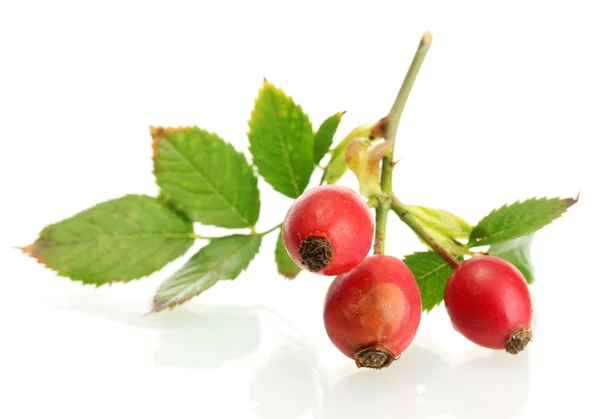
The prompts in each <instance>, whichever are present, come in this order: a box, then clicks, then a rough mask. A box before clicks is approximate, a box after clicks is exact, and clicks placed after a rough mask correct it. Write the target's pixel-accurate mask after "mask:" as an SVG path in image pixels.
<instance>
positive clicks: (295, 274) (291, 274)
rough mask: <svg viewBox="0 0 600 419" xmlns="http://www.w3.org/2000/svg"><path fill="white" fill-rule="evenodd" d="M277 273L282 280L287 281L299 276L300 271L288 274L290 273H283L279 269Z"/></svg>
mask: <svg viewBox="0 0 600 419" xmlns="http://www.w3.org/2000/svg"><path fill="white" fill-rule="evenodd" d="M278 272H279V275H281V276H283V277H284V278H287V279H289V280H292V279H295V278H296V277H297V276H298V275H299V274H300V271H296V272H290V271H283V270H281V269H278Z"/></svg>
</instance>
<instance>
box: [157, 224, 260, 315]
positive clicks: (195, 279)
mask: <svg viewBox="0 0 600 419" xmlns="http://www.w3.org/2000/svg"><path fill="white" fill-rule="evenodd" d="M260 242H261V236H260V235H248V236H246V235H241V234H236V235H233V236H226V237H220V238H218V239H213V240H211V241H210V243H209V244H207V245H206V246H204V247H203V248H202V249H200V250H199V251H198V253H196V254H195V255H194V256H192V257H191V259H190V260H189V261H187V262H186V264H185V265H184V266H183V267H182V268H181V269H179V270H178V271H177V272H175V273H174V274H173V275H171V276H170V277H169V278H168V279H166V280H165V281H164V282H163V283H162V284H161V285H160V287H159V288H158V291H157V292H156V295H155V296H154V305H153V308H152V311H155V312H158V311H161V310H164V309H165V308H169V307H170V308H172V307H174V306H176V305H178V304H182V303H184V302H186V301H187V300H189V299H190V298H192V297H195V296H197V295H198V294H200V293H201V292H203V291H205V290H207V289H209V288H210V287H212V286H213V285H215V284H216V283H217V282H218V281H222V280H227V279H235V278H237V277H238V275H239V274H240V273H241V272H242V271H243V270H245V269H246V268H247V267H248V265H249V264H250V262H251V261H252V259H253V258H254V256H255V255H256V254H257V253H258V250H259V248H260Z"/></svg>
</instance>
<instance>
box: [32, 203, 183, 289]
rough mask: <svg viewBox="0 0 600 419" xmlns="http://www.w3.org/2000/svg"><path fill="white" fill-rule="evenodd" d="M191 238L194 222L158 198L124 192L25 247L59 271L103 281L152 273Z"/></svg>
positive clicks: (89, 280) (86, 280)
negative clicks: (120, 195)
mask: <svg viewBox="0 0 600 419" xmlns="http://www.w3.org/2000/svg"><path fill="white" fill-rule="evenodd" d="M193 242H194V231H193V225H192V222H191V221H187V220H185V219H183V218H181V217H179V216H178V215H177V214H175V213H174V212H172V211H171V210H170V209H169V208H168V207H167V206H166V205H164V204H162V203H161V202H159V201H158V200H157V199H155V198H152V197H150V196H145V195H126V196H124V197H122V198H118V199H113V200H110V201H106V202H103V203H101V204H98V205H96V206H94V207H92V208H89V209H87V210H85V211H82V212H80V213H78V214H76V215H75V216H73V217H71V218H69V219H66V220H63V221H60V222H58V223H55V224H52V225H49V226H48V227H46V228H44V230H43V231H42V232H41V233H40V236H39V238H38V239H37V240H36V241H35V242H34V243H33V244H31V245H29V246H26V247H25V248H23V251H24V252H25V253H27V254H29V255H30V256H32V257H34V258H36V259H37V260H38V261H39V262H41V263H42V264H44V265H46V266H47V267H48V268H50V269H52V270H54V271H56V272H57V273H58V274H59V275H61V276H66V277H69V278H71V279H73V280H76V281H81V282H83V283H86V284H96V285H102V284H106V283H108V282H113V281H129V280H132V279H137V278H141V277H144V276H146V275H149V274H151V273H153V272H155V271H157V270H159V269H161V268H162V267H163V266H165V265H166V264H167V263H168V262H170V261H172V260H174V259H176V258H177V257H179V256H181V255H183V254H184V253H185V252H186V250H188V249H189V248H190V247H191V245H192V244H193Z"/></svg>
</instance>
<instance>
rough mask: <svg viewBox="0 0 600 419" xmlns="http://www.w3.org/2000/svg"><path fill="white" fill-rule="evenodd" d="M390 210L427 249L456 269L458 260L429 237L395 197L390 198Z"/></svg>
mask: <svg viewBox="0 0 600 419" xmlns="http://www.w3.org/2000/svg"><path fill="white" fill-rule="evenodd" d="M391 209H392V211H394V212H395V213H396V214H397V215H398V217H400V219H401V220H402V221H403V222H404V223H405V224H406V225H407V226H409V227H410V228H411V229H412V231H414V232H415V234H417V235H418V236H419V237H420V238H421V239H422V240H423V241H424V242H425V243H427V245H429V247H431V248H432V249H433V250H434V251H435V252H436V253H437V254H438V255H440V256H441V257H442V258H444V260H445V261H446V262H447V263H448V265H450V266H451V267H452V269H456V268H458V266H459V265H460V262H459V261H458V259H456V258H455V257H454V255H453V254H452V253H450V252H449V251H448V250H446V249H445V248H444V247H443V246H441V245H440V244H439V243H438V242H437V241H436V240H435V239H434V238H433V237H431V235H430V234H429V233H428V232H427V230H426V229H425V228H424V227H423V225H422V224H421V222H420V221H419V220H418V219H417V218H416V217H415V216H413V215H412V214H410V213H409V212H408V210H407V208H406V207H405V206H404V205H403V204H402V203H401V202H400V201H399V200H398V198H396V197H395V196H392V199H391Z"/></svg>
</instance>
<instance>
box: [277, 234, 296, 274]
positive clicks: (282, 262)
mask: <svg viewBox="0 0 600 419" xmlns="http://www.w3.org/2000/svg"><path fill="white" fill-rule="evenodd" d="M275 262H276V263H277V271H278V272H279V274H280V275H283V276H285V277H286V278H288V279H294V278H295V277H296V276H298V274H299V273H300V271H301V269H300V267H299V266H298V265H296V262H294V261H293V260H292V258H291V257H290V255H289V254H288V252H287V250H286V249H285V246H284V244H283V232H282V231H279V237H278V238H277V244H276V245H275Z"/></svg>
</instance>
